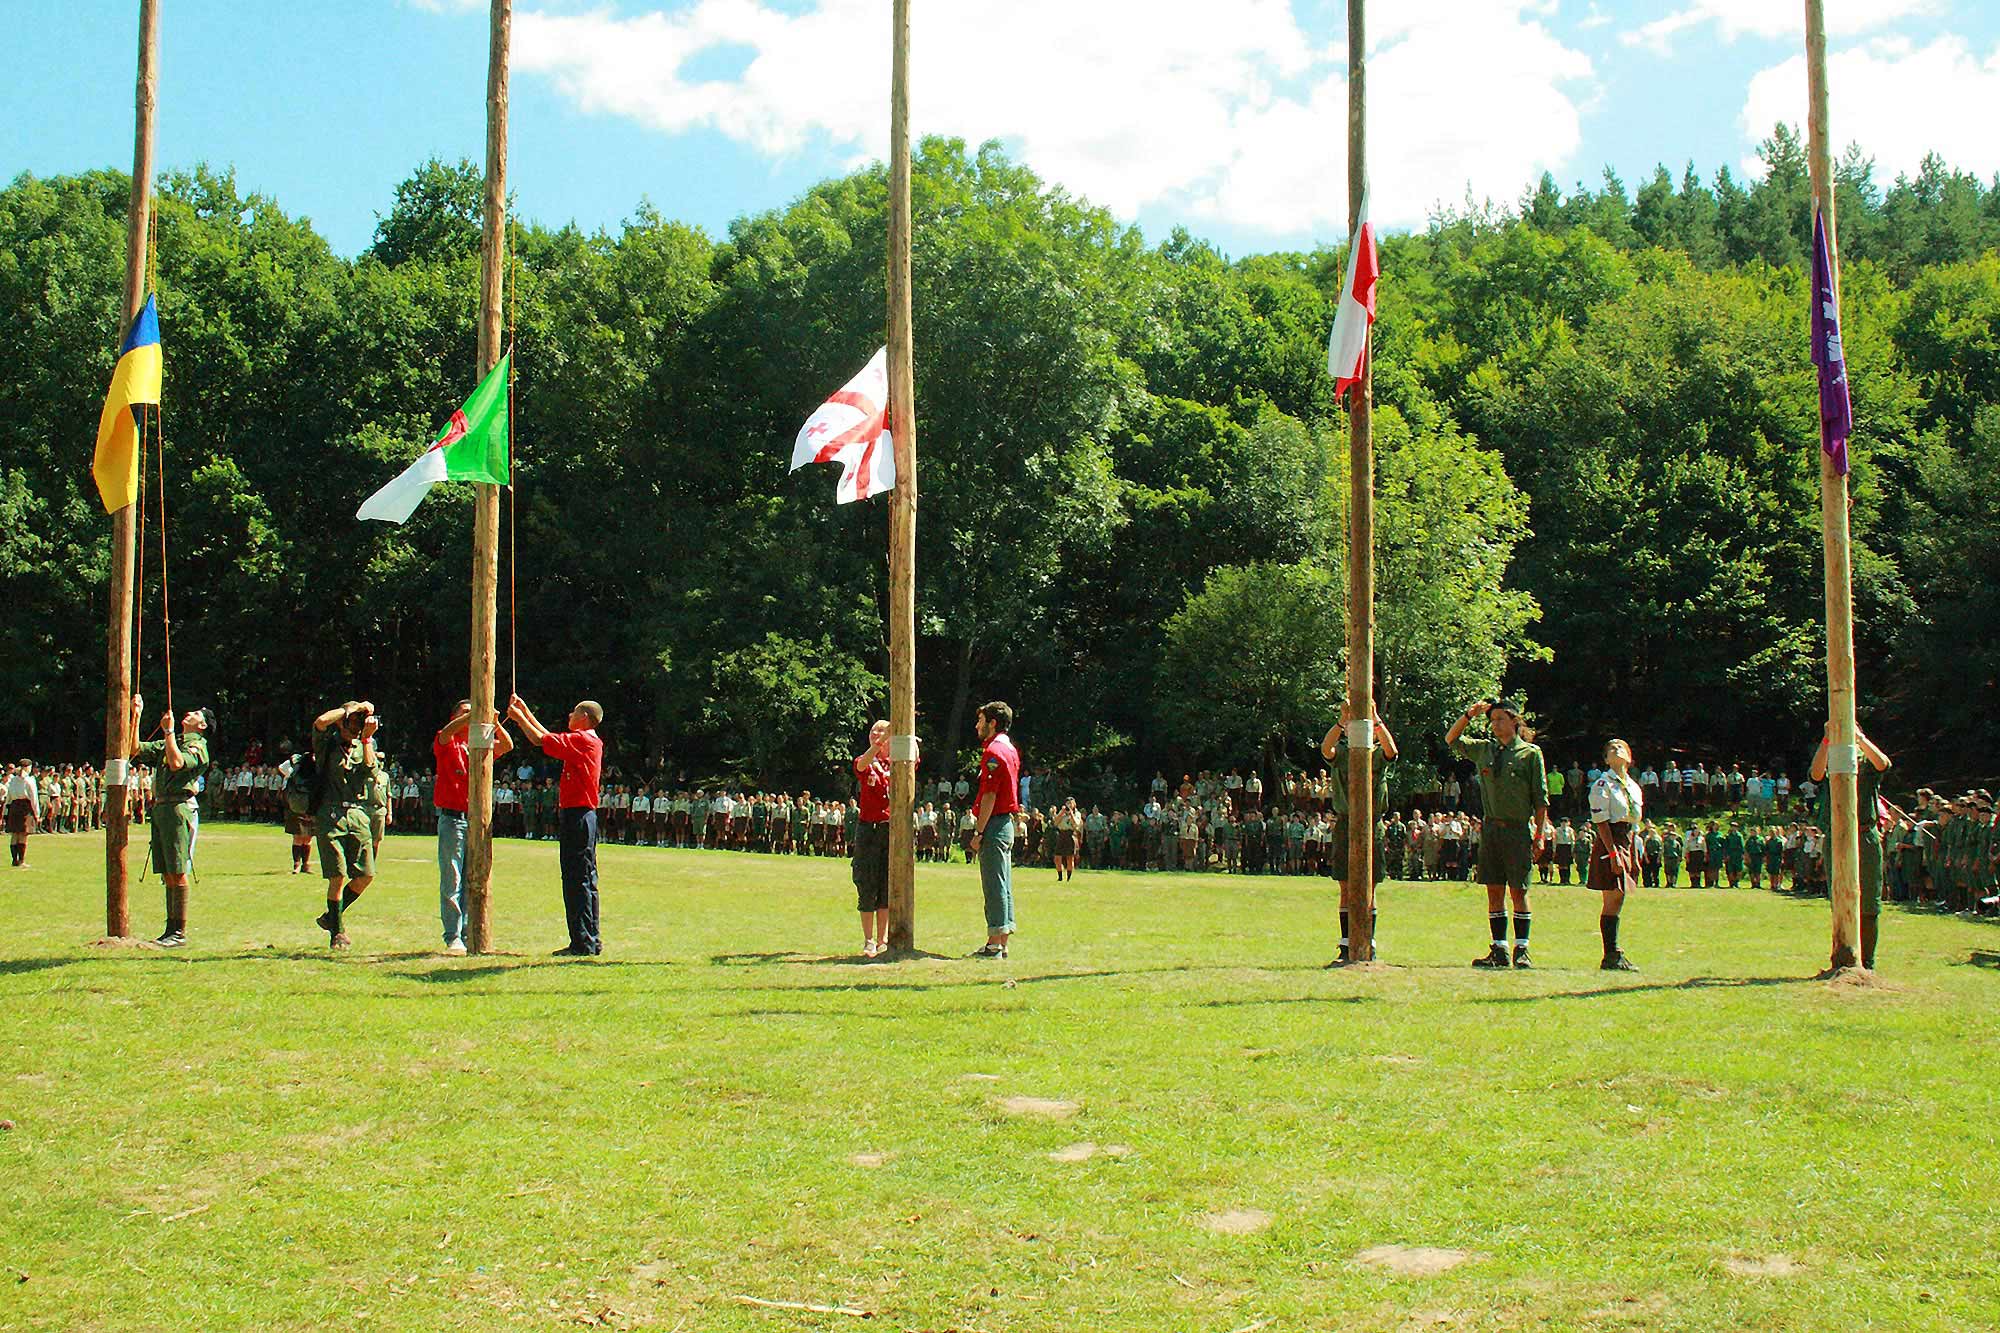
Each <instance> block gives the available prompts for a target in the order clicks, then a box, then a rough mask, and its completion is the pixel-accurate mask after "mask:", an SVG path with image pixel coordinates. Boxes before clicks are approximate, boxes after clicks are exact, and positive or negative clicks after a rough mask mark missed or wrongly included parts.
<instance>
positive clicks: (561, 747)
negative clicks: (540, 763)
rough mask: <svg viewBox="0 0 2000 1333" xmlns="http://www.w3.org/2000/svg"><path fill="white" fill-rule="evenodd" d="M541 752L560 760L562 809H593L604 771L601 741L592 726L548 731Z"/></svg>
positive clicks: (559, 802) (559, 795)
mask: <svg viewBox="0 0 2000 1333" xmlns="http://www.w3.org/2000/svg"><path fill="white" fill-rule="evenodd" d="M542 753H543V754H545V755H547V756H548V757H549V758H551V759H560V760H562V766H563V767H562V777H561V779H560V780H559V781H558V782H557V784H556V785H557V803H558V804H559V805H561V806H562V808H563V809H565V810H595V809H596V808H597V784H598V779H599V777H601V776H602V774H603V772H604V742H603V741H602V740H599V739H598V736H597V732H596V731H594V730H592V729H591V728H588V727H586V728H584V729H583V730H582V731H563V732H555V731H551V732H549V733H548V734H547V735H546V736H543V737H542Z"/></svg>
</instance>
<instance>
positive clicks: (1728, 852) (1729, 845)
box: [1722, 829, 1743, 870]
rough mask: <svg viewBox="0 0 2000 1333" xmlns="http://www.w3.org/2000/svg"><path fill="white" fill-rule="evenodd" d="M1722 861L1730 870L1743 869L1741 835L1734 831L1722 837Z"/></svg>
mask: <svg viewBox="0 0 2000 1333" xmlns="http://www.w3.org/2000/svg"><path fill="white" fill-rule="evenodd" d="M1722 859H1723V860H1724V861H1727V862H1728V863H1729V867H1730V869H1732V870H1740V869H1742V867H1743V835H1742V834H1741V833H1740V832H1738V831H1737V830H1735V829H1731V830H1729V832H1727V833H1725V834H1723V835H1722Z"/></svg>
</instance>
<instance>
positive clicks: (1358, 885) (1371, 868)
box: [1340, 0, 1376, 963]
mask: <svg viewBox="0 0 2000 1333" xmlns="http://www.w3.org/2000/svg"><path fill="white" fill-rule="evenodd" d="M1366 8H1367V0H1347V231H1348V235H1349V236H1351V237H1353V241H1352V244H1354V245H1359V244H1360V243H1361V203H1362V199H1363V197H1364V196H1365V195H1366V193H1367V190H1368V47H1367V40H1368V35H1367V29H1366V16H1365V14H1364V12H1363V11H1364V10H1365V9H1366ZM1353 262H1354V261H1353V259H1352V257H1350V258H1349V260H1348V263H1349V264H1350V265H1352V264H1353ZM1344 295H1345V293H1343V296H1344ZM1362 336H1363V337H1364V338H1367V339H1368V340H1369V343H1370V344H1372V342H1373V339H1374V332H1373V330H1372V329H1370V330H1365V331H1364V333H1363V335H1362ZM1372 352H1373V348H1372V346H1370V345H1368V344H1364V350H1363V352H1362V355H1361V383H1359V384H1358V385H1356V386H1355V388H1354V393H1353V395H1352V397H1350V398H1349V400H1348V417H1347V449H1348V507H1347V508H1348V525H1347V703H1348V715H1349V716H1350V717H1351V718H1353V719H1354V721H1353V722H1352V723H1351V724H1350V725H1349V727H1348V740H1347V747H1348V748H1347V880H1346V882H1345V884H1344V885H1343V886H1342V891H1341V896H1340V902H1341V906H1342V908H1344V909H1345V910H1346V912H1347V940H1348V946H1347V952H1348V957H1349V958H1351V959H1353V961H1355V962H1357V963H1367V962H1372V961H1374V958H1375V819H1376V811H1375V768H1374V761H1375V727H1374V721H1373V719H1374V716H1375V712H1374V699H1375V440H1374V422H1373V420H1372V417H1373V413H1374V406H1375V400H1374V393H1375V365H1374V362H1375V358H1374V356H1373V355H1372ZM1364 732H1365V733H1366V737H1367V739H1366V743H1365V744H1362V743H1358V742H1359V738H1360V737H1361V736H1362V735H1363V733H1364Z"/></svg>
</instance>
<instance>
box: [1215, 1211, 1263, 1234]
mask: <svg viewBox="0 0 2000 1333" xmlns="http://www.w3.org/2000/svg"><path fill="white" fill-rule="evenodd" d="M1273 1220H1274V1219H1273V1218H1272V1216H1271V1215H1270V1214H1269V1213H1267V1212H1265V1211H1264V1210H1263V1209H1261V1208H1231V1209H1229V1210H1228V1211H1227V1212H1221V1213H1210V1214H1209V1215H1208V1216H1206V1217H1204V1218H1202V1220H1201V1224H1202V1225H1203V1226H1205V1227H1207V1228H1208V1229H1209V1230H1210V1231H1213V1232H1214V1233H1215V1234H1216V1235H1218V1236H1254V1235H1256V1234H1257V1233H1258V1232H1259V1231H1262V1230H1264V1229H1265V1228H1267V1227H1269V1226H1270V1225H1271V1223H1272V1221H1273Z"/></svg>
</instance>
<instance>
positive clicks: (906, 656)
mask: <svg viewBox="0 0 2000 1333" xmlns="http://www.w3.org/2000/svg"><path fill="white" fill-rule="evenodd" d="M890 40H891V43H892V44H893V46H894V49H895V58H894V64H893V75H892V78H891V80H890V84H889V430H890V433H891V434H892V435H893V436H894V443H895V449H896V489H895V490H894V491H893V492H892V493H891V494H890V496H889V736H890V741H889V759H890V765H889V947H890V948H891V949H894V950H896V951H897V952H907V951H908V950H911V949H914V948H916V947H917V854H916V841H915V838H916V834H915V830H914V828H913V827H912V825H911V822H910V820H911V812H912V811H913V810H914V809H915V806H916V797H917V762H916V761H917V735H916V732H917V587H916V577H917V403H916V372H915V366H914V359H913V353H912V350H911V349H912V344H913V336H912V333H911V328H910V0H894V7H893V12H892V16H891V18H890ZM957 741H958V738H957V737H955V736H947V737H946V738H945V741H944V748H945V752H946V753H949V752H950V747H952V746H953V745H955V744H957Z"/></svg>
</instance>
